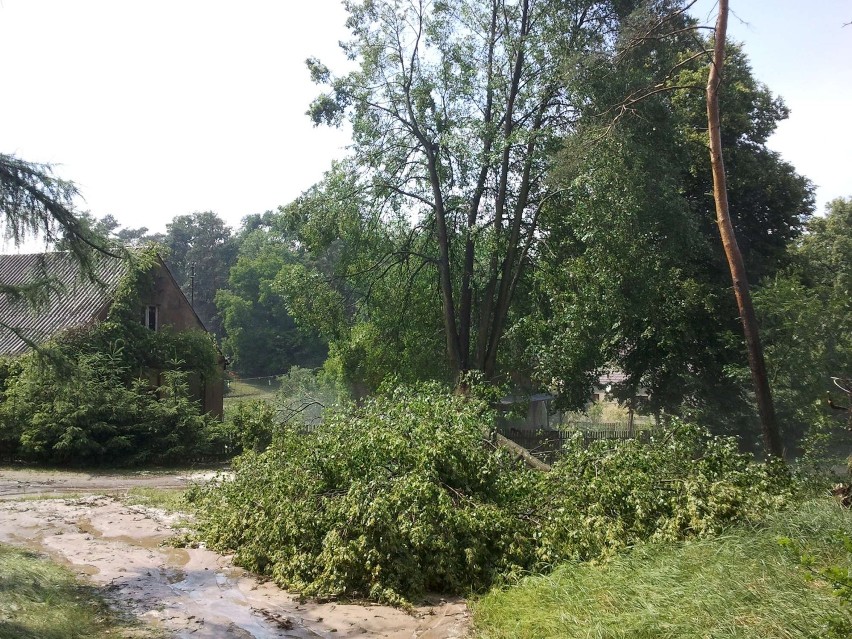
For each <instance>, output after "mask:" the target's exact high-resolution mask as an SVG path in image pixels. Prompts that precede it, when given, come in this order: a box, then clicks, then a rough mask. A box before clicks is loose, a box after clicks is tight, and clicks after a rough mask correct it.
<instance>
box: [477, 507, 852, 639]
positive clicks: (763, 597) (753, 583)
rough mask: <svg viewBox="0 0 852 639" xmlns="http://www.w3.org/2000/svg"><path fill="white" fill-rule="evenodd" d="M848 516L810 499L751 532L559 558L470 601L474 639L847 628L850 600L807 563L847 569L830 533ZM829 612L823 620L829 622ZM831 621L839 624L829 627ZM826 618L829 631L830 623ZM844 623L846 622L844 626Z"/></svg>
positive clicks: (847, 527)
mask: <svg viewBox="0 0 852 639" xmlns="http://www.w3.org/2000/svg"><path fill="white" fill-rule="evenodd" d="M843 535H846V536H852V514H850V513H849V512H846V511H843V510H842V509H841V508H840V507H839V506H838V505H837V504H836V503H835V502H834V501H832V500H829V499H820V500H817V501H811V502H806V503H804V504H802V505H801V506H799V507H798V508H796V509H794V510H791V511H788V512H784V513H780V514H778V515H777V516H775V517H774V518H773V519H772V520H771V521H769V522H768V523H767V525H766V526H765V527H763V528H762V529H758V530H734V531H732V532H731V533H730V534H728V535H726V536H723V537H718V538H714V539H704V540H696V541H691V542H687V543H682V544H668V545H662V544H661V545H647V546H642V547H638V548H635V549H634V550H633V551H631V552H628V553H625V554H623V555H621V556H619V557H617V558H616V559H614V560H613V561H611V562H609V563H607V564H604V565H592V564H568V565H563V566H561V567H559V568H558V569H557V570H556V571H555V572H554V573H552V574H551V575H549V576H544V577H529V578H527V579H525V580H523V581H521V582H520V583H519V584H518V585H516V586H514V587H509V588H506V589H503V590H495V591H493V592H491V593H490V594H488V595H486V596H484V597H483V598H481V599H480V600H479V601H477V602H475V603H474V604H473V617H474V626H475V635H474V636H475V637H476V638H477V639H504V638H505V639H509V638H512V639H550V638H553V639H556V638H557V637H559V638H560V639H575V638H576V639H579V638H581V637H582V638H583V639H616V638H618V639H626V638H630V639H643V638H648V639H651V638H654V639H657V638H665V639H680V638H683V639H686V638H687V637H689V638H693V637H707V638H710V637H714V638H722V637H726V638H727V637H732V638H742V639H752V638H754V639H757V638H761V639H775V638H778V639H797V638H804V637H827V636H836V637H846V636H852V624H850V622H852V602H844V601H843V600H841V599H839V598H838V597H835V596H833V594H832V590H831V587H830V586H829V585H828V584H826V583H825V582H823V581H821V580H819V579H816V580H808V576H809V573H808V572H807V571H806V569H804V568H803V567H802V565H801V563H800V562H799V558H798V555H797V554H796V553H795V552H794V551H792V550H790V549H788V548H784V547H782V545H781V544H780V543H779V539H780V538H789V539H792V540H793V541H794V544H795V545H796V547H798V548H801V549H804V550H806V551H807V552H808V553H809V554H812V555H814V556H815V558H816V562H817V565H818V566H820V565H822V566H825V565H839V566H841V567H843V568H845V569H849V568H852V562H850V555H849V554H848V553H847V552H846V551H845V549H844V547H843V544H842V542H841V541H840V539H841V538H842V536H843ZM832 620H833V621H832ZM838 623H839V624H840V625H841V626H842V627H843V630H839V631H838V630H837V629H836V625H837V624H838ZM832 624H834V625H835V630H834V632H835V633H836V634H834V635H831V634H830V626H832ZM844 624H847V625H844Z"/></svg>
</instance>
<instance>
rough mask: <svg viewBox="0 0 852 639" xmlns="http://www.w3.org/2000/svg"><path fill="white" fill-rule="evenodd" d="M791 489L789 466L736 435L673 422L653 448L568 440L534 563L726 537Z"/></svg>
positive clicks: (543, 505)
mask: <svg viewBox="0 0 852 639" xmlns="http://www.w3.org/2000/svg"><path fill="white" fill-rule="evenodd" d="M791 490H792V483H791V480H790V476H789V474H788V473H787V471H786V469H785V467H784V466H783V465H779V464H777V463H769V464H758V463H755V462H754V460H753V458H752V457H751V456H750V455H746V454H742V453H740V452H739V449H738V444H737V441H736V439H735V438H732V437H718V436H711V435H710V434H709V433H708V432H707V431H705V430H703V429H700V428H698V427H696V426H694V425H690V424H685V423H682V422H678V421H674V422H672V423H671V424H670V426H669V428H667V429H665V430H664V431H663V432H662V433H660V434H657V435H656V437H655V438H654V439H652V440H651V442H650V443H649V444H647V445H646V444H642V443H641V442H639V441H638V440H633V441H627V442H623V443H620V444H618V445H614V444H612V443H608V442H605V441H602V442H595V443H593V444H592V445H591V446H589V447H588V448H584V447H583V445H582V440H580V439H579V438H578V439H575V440H573V441H571V442H569V443H568V445H567V446H566V448H565V450H564V455H563V457H562V458H561V459H560V461H558V462H557V463H556V464H555V465H554V467H553V471H552V472H551V473H548V474H546V475H543V476H542V477H541V478H540V482H539V489H538V490H537V491H536V494H537V495H538V496H539V502H538V504H537V512H538V517H539V518H540V524H539V527H538V530H537V531H536V536H537V558H538V561H539V562H540V563H541V564H542V565H543V566H547V565H551V564H554V563H557V562H559V561H564V560H566V559H579V560H585V559H592V558H598V557H603V556H607V555H610V554H612V553H613V552H614V551H617V550H619V549H621V548H624V547H627V546H632V545H634V544H637V543H640V542H643V541H654V540H666V541H673V540H678V539H685V538H688V537H703V536H707V535H712V534H716V533H719V532H721V531H722V530H724V529H725V528H726V527H728V526H730V525H731V524H733V523H736V522H739V521H750V520H754V521H756V520H758V519H760V518H761V517H762V516H763V515H765V514H766V513H767V512H770V511H772V510H774V509H776V508H778V507H780V506H782V505H783V504H784V503H785V501H786V500H787V498H788V497H789V496H790V495H791Z"/></svg>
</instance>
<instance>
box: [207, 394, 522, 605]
mask: <svg viewBox="0 0 852 639" xmlns="http://www.w3.org/2000/svg"><path fill="white" fill-rule="evenodd" d="M485 414H486V411H485V407H484V405H482V404H479V403H476V402H468V401H466V400H464V399H463V398H461V397H457V396H452V395H446V394H440V393H437V392H435V390H434V389H432V391H431V392H428V393H425V394H421V395H417V394H413V393H411V392H408V391H399V392H397V393H395V394H393V395H392V396H388V397H379V398H376V399H372V400H369V401H367V402H366V404H365V405H364V407H363V408H361V409H358V410H354V411H353V412H351V413H343V412H340V413H332V414H329V415H328V416H327V419H326V422H325V423H324V424H323V425H322V426H321V427H320V428H319V429H318V430H316V431H315V432H314V433H312V434H309V435H300V434H299V433H298V432H297V431H296V430H295V429H289V430H285V431H283V432H282V433H281V436H280V437H278V438H276V439H275V440H274V443H273V445H272V447H271V448H269V449H268V450H267V451H266V452H265V453H263V454H261V455H254V454H250V455H246V456H243V457H241V458H240V459H239V460H238V463H237V464H235V468H236V471H237V475H236V477H235V478H234V479H233V480H231V481H226V482H224V483H223V484H222V485H221V486H220V487H218V488H208V489H205V490H203V491H202V492H200V493H199V494H198V495H196V499H197V501H198V505H199V512H200V513H201V514H202V515H203V516H204V518H205V521H204V524H203V526H204V534H205V536H206V538H207V539H208V540H209V541H210V543H211V544H212V545H213V546H214V547H216V548H218V549H223V550H224V549H233V550H234V551H235V553H236V555H235V557H236V560H237V561H238V562H239V563H240V564H242V565H244V566H246V567H248V568H250V569H252V570H257V571H260V572H263V573H266V574H270V575H272V577H273V578H274V579H275V580H276V582H277V583H279V584H280V585H282V586H285V587H288V588H292V589H295V590H298V591H300V592H304V593H305V594H323V595H336V596H350V597H369V598H371V599H375V600H379V601H389V602H394V603H401V602H402V601H403V598H406V597H411V596H415V595H417V594H418V593H422V592H424V591H427V590H440V591H446V592H464V591H467V590H471V589H473V590H476V589H481V588H482V587H484V586H486V585H488V584H490V583H491V582H492V580H494V579H495V578H496V577H497V576H498V575H500V574H504V573H511V572H513V571H515V570H517V569H518V568H519V567H520V566H521V565H527V564H529V561H530V557H529V550H530V548H529V543H528V541H526V540H524V539H523V538H522V537H519V536H518V535H517V533H518V532H519V530H518V517H517V516H516V515H514V514H513V513H512V509H511V507H510V505H511V504H514V503H522V499H520V496H519V495H518V494H517V493H518V491H519V490H523V487H524V484H523V481H524V479H525V478H526V479H528V478H529V472H528V471H523V470H516V471H513V472H505V471H506V470H507V469H506V466H507V465H508V460H507V459H506V457H504V456H503V455H502V454H501V453H499V452H497V451H495V450H494V449H492V448H490V447H488V446H486V445H484V442H483V431H482V429H481V423H482V420H483V417H484V415H485ZM259 478H263V479H262V481H258V480H259Z"/></svg>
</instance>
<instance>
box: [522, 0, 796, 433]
mask: <svg viewBox="0 0 852 639" xmlns="http://www.w3.org/2000/svg"><path fill="white" fill-rule="evenodd" d="M671 8H672V7H671V6H668V7H667V6H666V5H665V4H659V5H656V6H655V7H653V8H650V9H648V10H647V13H642V12H639V13H637V14H636V15H634V16H633V17H632V18H631V20H630V21H628V23H627V24H626V25H625V26H624V27H623V28H622V29H621V30H620V31H619V35H620V38H621V40H620V43H619V47H618V50H617V51H616V52H615V54H614V55H612V56H608V55H607V56H598V57H595V58H590V59H589V60H587V61H584V63H583V64H582V65H581V66H580V67H579V69H578V70H577V72H576V73H574V74H572V75H571V77H570V78H569V85H570V86H571V87H572V89H573V90H575V91H577V92H578V93H580V94H581V95H584V96H585V97H586V100H587V102H586V104H587V106H586V108H585V109H584V110H583V112H582V116H583V117H582V118H581V119H580V121H579V126H578V127H577V128H576V129H575V130H574V131H572V133H571V135H570V136H569V137H568V139H567V143H566V146H565V149H564V151H563V152H562V153H561V154H560V155H559V156H558V158H557V160H556V162H555V166H554V170H553V172H552V177H553V179H554V180H556V182H557V183H558V184H560V185H561V186H562V187H563V190H562V193H561V195H560V197H559V198H557V199H555V200H554V201H553V202H552V206H549V207H545V208H544V210H543V211H542V216H543V218H542V223H541V226H542V236H543V237H544V238H546V241H547V248H548V250H547V251H545V252H542V254H541V259H540V264H539V265H538V268H537V269H536V271H535V281H534V286H535V288H534V293H533V296H532V298H533V301H534V303H535V304H536V307H537V312H536V313H531V314H529V316H528V317H526V318H524V320H523V321H522V323H521V324H520V326H519V327H518V330H517V331H516V336H517V337H518V339H519V340H520V341H522V342H524V341H526V344H527V352H528V354H529V357H530V358H531V359H533V361H535V362H536V368H537V371H536V372H537V377H538V379H541V380H542V381H544V382H545V383H550V380H553V379H556V380H559V381H560V384H562V385H563V386H564V388H560V391H561V392H562V394H563V395H564V400H565V402H566V403H568V404H572V405H573V406H578V405H582V402H583V401H584V400H585V399H586V398H587V396H588V393H589V392H590V388H591V383H590V381H591V379H593V377H594V373H595V372H597V371H602V370H605V369H611V368H617V369H619V370H621V371H624V372H625V373H627V380H626V382H625V383H624V384H622V385H620V387H619V388H616V389H615V391H616V393H615V394H616V395H617V396H621V397H625V398H629V397H632V396H633V395H634V394H635V390H636V389H637V388H645V389H648V391H649V393H650V403H651V408H652V409H653V410H654V411H655V412H658V411H667V412H672V413H675V414H689V413H692V414H695V412H696V411H697V412H698V414H699V415H700V421H701V423H703V424H705V425H707V426H709V427H712V428H713V429H714V430H715V431H716V432H729V433H730V432H732V431H733V432H737V433H740V434H743V435H744V437H743V438H744V440H745V441H746V443H751V440H752V439H753V438H752V437H751V433H752V432H753V431H754V430H755V429H754V428H753V426H754V425H755V424H756V421H755V415H754V409H753V408H751V406H750V403H751V402H750V401H749V398H748V397H747V391H746V390H745V388H744V386H743V385H742V384H741V379H740V377H739V376H738V375H737V374H736V370H735V368H736V366H738V365H744V364H745V362H746V357H745V347H744V343H743V338H742V329H741V326H740V324H739V322H738V319H737V318H738V313H737V311H736V306H735V304H734V299H733V296H732V295H731V294H730V286H731V282H730V275H729V270H728V266H727V264H726V261H725V258H724V255H723V252H722V250H721V244H720V242H719V235H718V229H717V227H716V224H715V212H714V202H713V198H712V178H711V173H710V168H709V159H708V153H707V138H706V104H705V100H704V98H703V91H702V88H703V87H704V86H705V84H706V79H707V66H706V63H705V60H704V58H703V56H702V54H701V53H700V51H701V49H703V48H704V47H705V46H706V42H704V41H703V40H702V39H701V38H699V37H696V36H695V33H694V32H692V31H691V28H692V26H693V25H692V24H691V23H690V21H689V20H688V19H686V18H683V17H682V16H681V17H678V16H676V15H673V14H672V15H668V17H667V18H665V19H659V20H655V19H654V17H653V16H654V12H656V11H667V10H670V9H671ZM658 18H659V16H658ZM649 33H653V34H654V35H655V37H646V36H647V35H648V34H649ZM685 34H689V35H685ZM637 36H639V37H637ZM728 54H729V55H728V59H727V62H726V72H725V82H724V83H723V86H722V95H721V101H722V106H721V110H722V115H723V121H722V135H723V139H724V142H725V154H726V156H725V162H726V166H727V169H728V173H729V174H730V175H731V176H732V178H731V181H730V184H729V199H730V203H731V204H730V206H731V213H732V216H733V218H734V226H735V232H736V235H737V241H738V243H739V245H740V247H741V249H742V252H743V255H744V259H745V261H746V265H747V268H748V270H749V276H750V279H751V280H752V282H756V281H757V280H758V279H759V278H762V277H764V276H768V275H772V274H774V273H776V272H778V271H779V269H782V268H784V267H785V266H788V265H789V264H790V263H791V262H792V261H793V257H792V255H791V254H790V253H789V252H788V250H787V249H788V247H789V246H790V245H791V243H792V242H794V241H795V240H796V238H798V237H799V236H800V235H801V233H802V231H803V228H804V222H805V221H806V220H807V218H808V216H809V215H810V213H811V210H812V208H813V187H812V185H811V184H810V183H809V182H808V180H807V179H805V178H803V177H802V176H799V175H798V174H796V172H795V171H794V170H793V168H792V167H791V166H790V165H789V164H787V163H785V162H783V160H782V159H781V158H780V157H779V156H778V155H777V154H775V153H773V152H771V151H770V150H768V149H767V148H766V146H765V144H766V140H767V138H768V136H769V135H770V134H771V133H772V131H774V129H775V127H776V126H777V124H778V122H780V121H781V120H783V119H784V118H785V117H786V115H787V110H786V108H785V107H784V105H783V103H782V102H781V100H780V99H778V98H776V97H775V96H773V95H772V94H771V93H770V92H769V90H768V89H767V88H766V87H765V86H764V85H763V84H761V83H760V82H759V81H758V80H757V79H756V78H755V77H754V76H753V74H752V71H751V69H750V67H749V63H748V59H747V58H746V56H745V55H744V54H743V52H742V51H741V50H740V49H739V48H737V47H736V46H730V47H729V49H728ZM673 70H676V72H673ZM649 87H655V89H654V90H652V91H650V92H649ZM662 87H667V88H668V90H665V91H659V89H660V88H662ZM625 96H631V97H632V98H636V101H635V102H632V101H630V99H628V103H627V104H626V105H625V103H624V100H625ZM639 96H641V98H640V97H639ZM623 106H627V107H628V108H622V107H623Z"/></svg>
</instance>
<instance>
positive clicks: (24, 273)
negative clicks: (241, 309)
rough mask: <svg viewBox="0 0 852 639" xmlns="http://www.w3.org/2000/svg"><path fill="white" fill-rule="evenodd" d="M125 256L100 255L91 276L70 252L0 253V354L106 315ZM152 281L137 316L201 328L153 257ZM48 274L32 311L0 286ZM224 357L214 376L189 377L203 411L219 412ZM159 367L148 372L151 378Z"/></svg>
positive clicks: (125, 268)
mask: <svg viewBox="0 0 852 639" xmlns="http://www.w3.org/2000/svg"><path fill="white" fill-rule="evenodd" d="M129 268H130V266H129V263H128V262H127V261H126V260H121V259H116V258H110V257H107V256H100V257H99V258H98V259H97V260H96V261H95V263H94V276H95V277H94V278H88V277H83V276H82V274H81V271H80V266H79V264H78V262H77V261H76V260H74V259H73V256H71V255H70V254H69V253H65V252H54V253H37V254H26V255H0V356H16V355H20V354H23V353H26V352H27V351H29V350H30V348H31V345H32V344H39V343H41V342H44V341H45V340H48V339H50V338H52V337H55V336H57V335H59V334H61V333H62V332H64V331H69V330H73V329H76V328H83V327H86V326H91V325H92V324H95V323H97V322H100V321H103V320H105V319H106V317H107V314H108V313H109V309H110V307H111V305H112V302H113V299H114V297H115V294H116V292H117V290H118V288H119V285H120V284H121V282H122V280H123V279H124V278H125V277H126V276H127V275H128V273H129ZM152 271H153V272H152V273H151V275H152V279H153V286H152V287H151V290H150V292H146V293H144V294H140V299H139V304H140V307H139V315H138V317H139V321H140V322H141V323H142V324H144V325H145V326H147V327H148V328H149V329H151V330H154V331H157V330H160V329H161V328H163V327H166V326H170V327H172V328H173V329H174V330H176V331H190V330H197V331H206V328H205V327H204V324H203V323H202V322H201V320H200V319H199V317H198V315H196V313H195V311H194V310H193V309H192V306H191V305H190V303H189V301H188V300H187V299H186V296H185V295H184V294H183V292H182V291H181V289H180V286H178V284H177V282H176V281H175V278H174V277H173V276H172V274H171V272H170V271H169V269H168V267H167V266H166V264H165V262H163V260H162V259H160V258H159V257H157V258H156V261H155V265H154V266H153V269H152ZM45 277H47V278H49V279H50V281H51V292H50V293H49V296H48V299H47V300H46V302H45V304H43V305H41V306H40V307H39V308H38V310H37V311H36V312H34V311H33V309H32V307H31V306H30V305H28V304H27V303H26V302H24V301H22V300H19V299H16V298H15V297H14V296H12V295H10V294H8V293H4V292H3V287H4V286H7V287H21V286H26V285H27V284H29V283H32V282H34V281H36V280H37V279H44V278H45ZM224 368H225V358H224V357H221V356H220V358H219V373H220V374H219V375H218V379H215V380H205V379H201V378H200V377H199V376H198V375H192V376H190V380H189V383H190V391H191V393H192V395H193V396H194V397H195V398H196V399H197V400H198V401H199V402H200V404H201V409H202V412H204V413H211V414H213V415H214V416H217V417H220V418H221V416H222V398H223V395H224V386H223V373H224ZM157 376H158V372H157V371H152V382H155V383H156V381H157V379H156V378H157Z"/></svg>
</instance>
